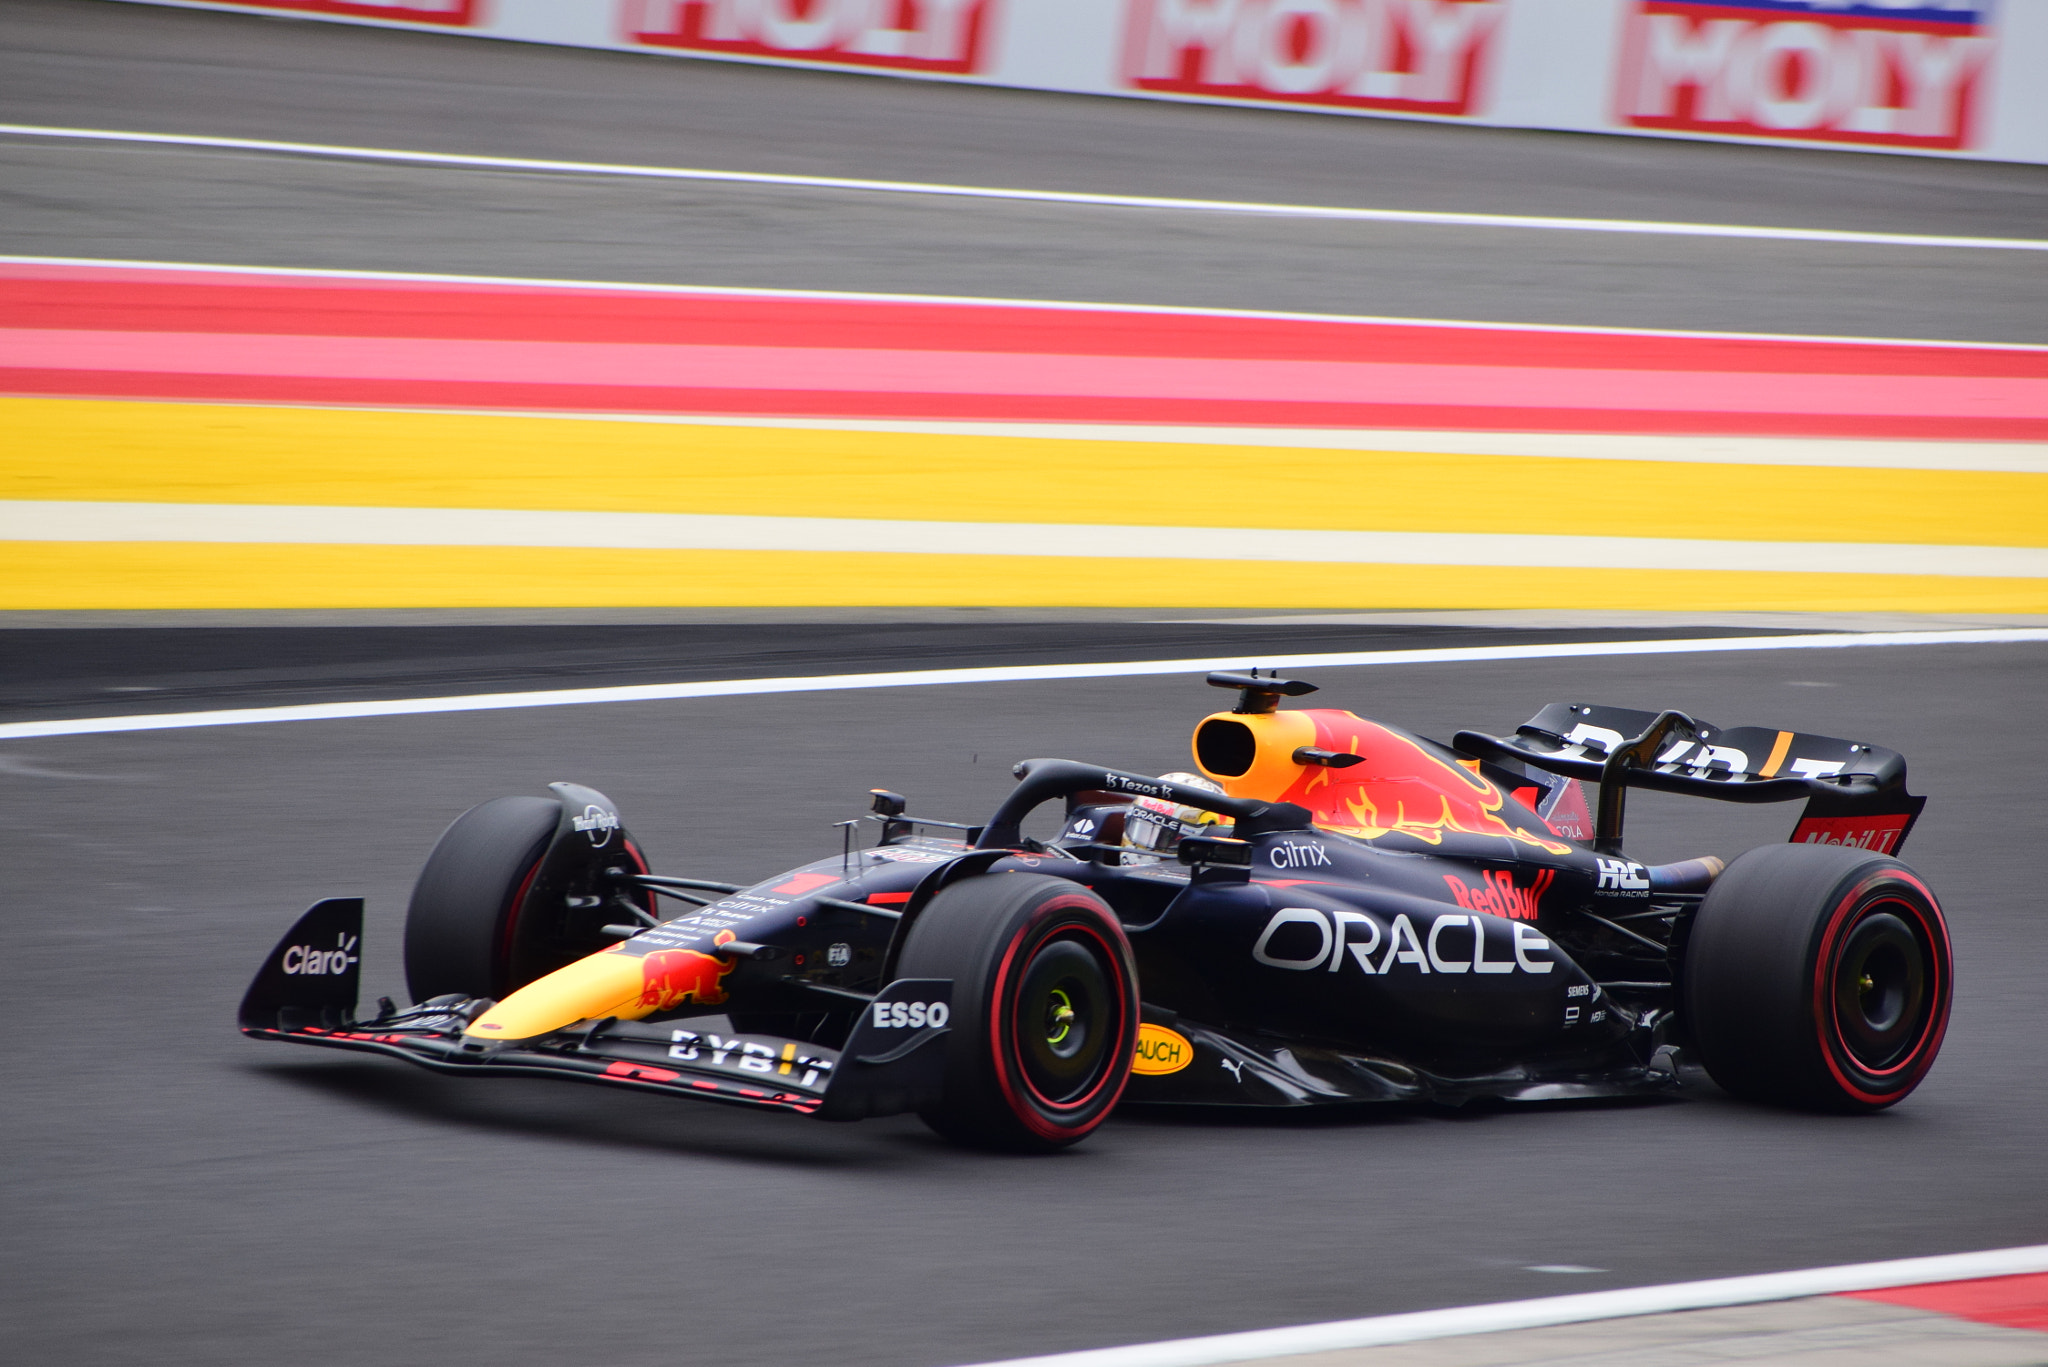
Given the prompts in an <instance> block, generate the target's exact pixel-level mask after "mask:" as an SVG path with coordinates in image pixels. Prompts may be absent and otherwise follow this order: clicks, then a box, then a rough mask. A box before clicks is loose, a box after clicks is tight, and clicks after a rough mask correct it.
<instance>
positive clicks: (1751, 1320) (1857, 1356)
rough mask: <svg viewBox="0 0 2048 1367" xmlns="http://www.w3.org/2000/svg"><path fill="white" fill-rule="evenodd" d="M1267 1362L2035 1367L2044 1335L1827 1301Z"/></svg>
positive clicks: (1381, 1366)
mask: <svg viewBox="0 0 2048 1367" xmlns="http://www.w3.org/2000/svg"><path fill="white" fill-rule="evenodd" d="M1267 1361H1268V1362H1269V1363H1270V1364H1271V1367H1567V1364H1569V1367H1712V1365H1713V1364H1719V1363H1729V1362H1745V1363H1753V1364H1758V1365H1759V1367H2042V1364H2044V1363H2048V1334H2040V1333H2035V1332H2033V1331H2031V1330H2026V1329H2008V1328H2005V1327H2003V1326H2001V1325H1995V1324H1974V1323H1972V1322H1970V1321H1969V1320H1962V1319H1956V1318H1954V1317H1952V1316H1948V1315H1939V1314H1934V1313H1932V1312H1929V1311H1925V1310H1908V1309H1905V1308H1903V1307H1901V1306H1896V1305H1883V1304H1879V1303H1877V1302H1874V1301H1863V1300H1856V1299H1853V1298H1850V1297H1846V1296H1843V1297H1834V1296H1830V1297H1815V1298H1813V1299H1811V1300H1799V1301H1781V1302H1778V1303H1776V1304H1772V1305H1744V1306H1736V1307H1732V1308H1729V1309H1725V1310H1691V1311H1687V1312H1685V1313H1683V1314H1676V1315H1643V1316H1640V1317H1638V1318H1634V1319H1625V1320H1605V1321H1602V1322H1599V1323H1595V1324H1573V1325H1564V1326H1560V1327H1558V1328H1554V1329H1525V1330H1520V1331H1516V1332H1513V1333H1505V1334H1474V1335H1471V1336H1469V1337H1464V1338H1454V1339H1436V1340H1434V1341H1431V1342H1428V1343H1412V1344H1403V1345H1401V1346H1399V1347H1387V1348H1360V1349H1354V1350H1351V1351H1349V1352H1340V1353H1308V1354H1303V1355H1301V1356H1299V1357H1285V1358H1271V1359H1268V1360H1267Z"/></svg>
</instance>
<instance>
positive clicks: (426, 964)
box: [405, 797, 647, 1002]
mask: <svg viewBox="0 0 2048 1367" xmlns="http://www.w3.org/2000/svg"><path fill="white" fill-rule="evenodd" d="M561 819H562V805H561V803H559V802H557V801H555V800H554V799H553V798H544V797H501V798H496V799H493V800H492V801H490V802H485V803H481V804H479V805H478V806H475V807H472V808H470V809H469V810H468V811H466V812H464V813H463V814H462V815H461V816H459V817H457V818H456V819H455V822H454V824H452V825H451V826H449V827H448V829H447V830H445V831H443V832H442V833H441V838H440V840H439V841H437V842H436V843H435V845H434V849H433V852H432V853H431V854H429V855H428V856H427V863H426V867H424V868H423V869H421V870H420V876H419V879H418V881H417V882H415V883H414V884H413V888H412V902H411V904H410V905H409V906H408V907H407V908H406V913H405V984H406V988H407V990H409V991H410V992H411V993H412V999H413V1000H414V1001H416V1002H420V1001H426V1000H427V999H428V998H430V997H438V996H441V995H443V994H445V993H449V992H459V993H461V994H462V995H463V996H465V997H489V998H491V999H493V1000H497V999H499V998H502V997H505V996H507V995H509V994H510V993H512V992H513V991H515V990H517V989H518V988H521V987H524V986H525V985H526V984H527V983H530V982H532V981H533V980H534V979H536V978H539V977H542V976H544V975H546V974H548V973H551V972H553V971H554V970H555V969H557V968H560V967H561V966H562V965H563V964H566V963H569V962H571V961H572V960H575V959H579V958H581V957H583V955H585V954H590V953H594V952H596V951H597V950H600V949H603V948H604V947H605V946H606V945H607V944H610V943H611V941H610V940H608V939H606V938H604V936H603V934H602V932H601V931H600V930H599V929H598V926H599V924H600V923H602V922H605V921H616V920H619V919H621V915H620V912H619V908H618V907H617V906H616V905H611V906H605V905H603V904H602V901H600V902H599V904H598V905H597V906H596V907H595V908H594V909H593V910H592V911H590V912H586V913H582V914H580V916H579V914H578V913H576V912H573V911H570V910H569V909H568V899H569V897H570V896H572V895H582V900H584V901H590V900H591V897H590V896H589V895H590V894H597V893H600V892H606V893H608V892H609V888H608V887H605V886H603V885H601V884H599V883H597V882H596V881H595V880H594V879H593V877H592V875H593V874H595V873H596V871H597V863H615V862H618V861H619V856H618V855H617V854H612V855H611V856H610V858H608V859H605V860H601V861H597V863H594V864H593V865H592V867H591V868H588V869H581V868H579V869H571V870H558V876H551V878H550V880H549V886H548V887H547V888H545V889H537V888H536V880H537V878H538V875H539V874H540V871H541V863H542V859H543V857H544V856H545V855H546V854H547V852H548V845H549V842H550V840H551V838H552V837H553V836H554V834H555V830H556V828H557V826H558V825H559V824H560V822H561ZM620 847H621V849H622V850H623V853H624V862H625V863H626V864H628V865H629V866H631V867H632V868H634V869H635V870H637V871H638V872H641V873H645V872H646V871H647V865H646V861H645V860H644V859H642V858H641V857H640V853H639V850H638V849H637V848H636V847H635V846H634V845H633V843H632V842H631V840H630V839H625V838H622V839H621V841H620ZM543 902H545V903H546V906H545V907H543V906H542V903H543ZM586 922H587V924H586Z"/></svg>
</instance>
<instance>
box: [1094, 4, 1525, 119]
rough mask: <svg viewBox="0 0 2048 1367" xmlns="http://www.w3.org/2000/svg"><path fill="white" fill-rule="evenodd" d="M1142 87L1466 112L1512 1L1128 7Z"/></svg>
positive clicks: (1132, 82)
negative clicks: (1496, 34)
mask: <svg viewBox="0 0 2048 1367" xmlns="http://www.w3.org/2000/svg"><path fill="white" fill-rule="evenodd" d="M1129 5H1130V8H1129V9H1128V11H1127V12H1126V24H1125V30H1124V53H1123V61H1122V67H1121V76H1122V79H1123V81H1124V83H1125V84H1126V85H1127V86H1129V87H1131V88H1133V89H1137V90H1147V91H1160V92H1165V93H1171V94H1180V95H1204V96H1211V97H1218V96H1220V97H1224V98H1233V99H1256V100H1280V101H1286V102H1288V103H1295V104H1313V105H1324V106H1331V107H1337V108H1345V107H1351V108H1358V109H1384V110H1396V111H1409V112H1414V113H1428V114H1450V115H1467V114H1473V113H1476V112H1478V109H1479V106H1480V104H1481V103H1482V93H1483V91H1482V87H1483V85H1484V78H1485V72H1486V69H1487V66H1488V62H1489V59H1490V57H1491V53H1492V50H1493V47H1494V35H1495V33H1496V32H1497V31H1498V29H1499V28H1500V20H1501V16H1502V14H1503V13H1504V11H1505V9H1506V5H1505V4H1504V3H1503V0H1129Z"/></svg>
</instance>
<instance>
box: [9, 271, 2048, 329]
mask: <svg viewBox="0 0 2048 1367" xmlns="http://www.w3.org/2000/svg"><path fill="white" fill-rule="evenodd" d="M5 266H30V267H35V266H48V267H55V268H57V269H60V270H63V269H84V270H121V271H179V272H191V273H195V274H201V275H247V276H254V277H257V278H267V277H276V278H281V279H307V280H362V281H370V282H384V281H390V282H393V283H399V284H426V285H458V286H460V285H469V286H480V287H484V288H489V289H502V288H507V287H509V288H513V289H528V290H568V291H577V290H591V291H600V292H603V293H607V294H611V293H624V294H676V295H687V296H695V297H699V298H714V299H803V300H810V299H821V300H832V301H835V302H839V301H844V302H851V303H863V304H917V305H921V306H926V307H940V308H1006V309H1041V310H1049V311H1053V312H1063V313H1125V314H1136V315H1150V316H1155V317H1165V318H1258V319H1266V320H1271V321H1275V322H1286V323H1333V324H1341V325H1348V326H1363V327H1423V328H1462V329H1467V330H1470V331H1474V332H1532V333H1541V334H1546V335H1552V336H1557V335H1562V336H1591V337H1683V338H1704V339H1707V340H1709V341H1734V342H1802V343H1820V344H1824V345H1828V346H1871V347H1902V346H1904V347H1939V348H1945V349H1948V350H1955V351H2025V352H2042V351H2048V343H2044V342H1973V341H1957V340H1954V339H1945V338H1931V337H1841V336H1835V335H1832V334H1828V333H1807V332H1703V331H1696V330H1691V329H1685V328H1630V327H1601V326H1596V325H1591V324H1579V323H1499V322H1487V321H1483V320H1478V319H1471V318H1397V317H1394V316H1392V315H1380V314H1370V313H1299V312H1289V311H1286V310H1282V309H1220V308H1197V307H1193V306H1191V305H1183V304H1106V303H1101V302H1091V301H1088V300H1078V299H1005V298H1001V297H999V296H995V295H987V296H983V295H971V294H888V293H881V292H877V291H872V290H792V289H772V288H768V287H760V288H755V287H753V286H738V285H673V284H658V283H650V282H647V281H634V280H560V279H550V278H546V277H529V276H519V275H451V274H449V273H447V272H443V271H363V270H341V269H336V268H330V267H323V266H237V265H212V264H209V263H207V262H203V261H135V260H128V259H124V258H116V257H91V256H26V255H13V256H9V255H0V267H5Z"/></svg>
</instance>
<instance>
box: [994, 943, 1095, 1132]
mask: <svg viewBox="0 0 2048 1367" xmlns="http://www.w3.org/2000/svg"><path fill="white" fill-rule="evenodd" d="M1115 991H1116V989H1115V987H1114V985H1113V981H1112V977H1111V974H1110V973H1109V971H1108V968H1107V966H1106V965H1105V964H1103V962H1102V961H1101V959H1100V958H1099V957H1098V956H1097V955H1096V954H1095V953H1094V952H1093V951H1092V950H1091V949H1089V948H1088V946H1086V945H1085V944H1083V943H1081V942H1080V941H1079V940H1078V939H1074V938H1070V937H1066V936H1059V937H1055V938H1052V939H1049V940H1047V941H1045V942H1043V943H1042V944H1040V945H1039V946H1038V947H1037V949H1036V950H1035V951H1033V953H1032V955H1031V958H1030V961H1029V962H1028V963H1027V964H1026V965H1025V967H1024V972H1023V973H1022V974H1021V975H1020V976H1019V979H1018V987H1017V997H1016V1008H1015V1010H1014V1011H1012V1012H1011V1015H1010V1019H1011V1021H1012V1022H1013V1024H1012V1027H1011V1029H1012V1036H1013V1039H1012V1043H1013V1047H1014V1048H1015V1050H1016V1054H1017V1057H1018V1062H1019V1063H1020V1065H1021V1070H1022V1072H1023V1075H1024V1079H1025V1081H1026V1083H1027V1084H1028V1085H1029V1086H1030V1088H1031V1090H1032V1091H1033V1092H1034V1093H1036V1094H1037V1095H1038V1097H1039V1099H1040V1100H1042V1101H1044V1102H1046V1103H1047V1104H1049V1105H1053V1106H1059V1105H1065V1104H1071V1103H1073V1102H1074V1101H1075V1100H1077V1099H1078V1098H1082V1097H1085V1096H1087V1095H1088V1094H1089V1093H1090V1092H1091V1091H1093V1090H1094V1089H1095V1087H1096V1085H1097V1084H1098V1083H1099V1082H1100V1081H1101V1080H1102V1075H1103V1073H1104V1071H1105V1070H1106V1069H1107V1068H1108V1066H1109V1063H1110V1050H1111V1047H1112V1046H1113V1044H1114V1042H1115V1035H1116V1031H1115V1029H1114V1022H1113V1020H1112V1016H1113V1015H1114V1013H1115V1009H1116V1007H1115V1003H1116V995H1115Z"/></svg>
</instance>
